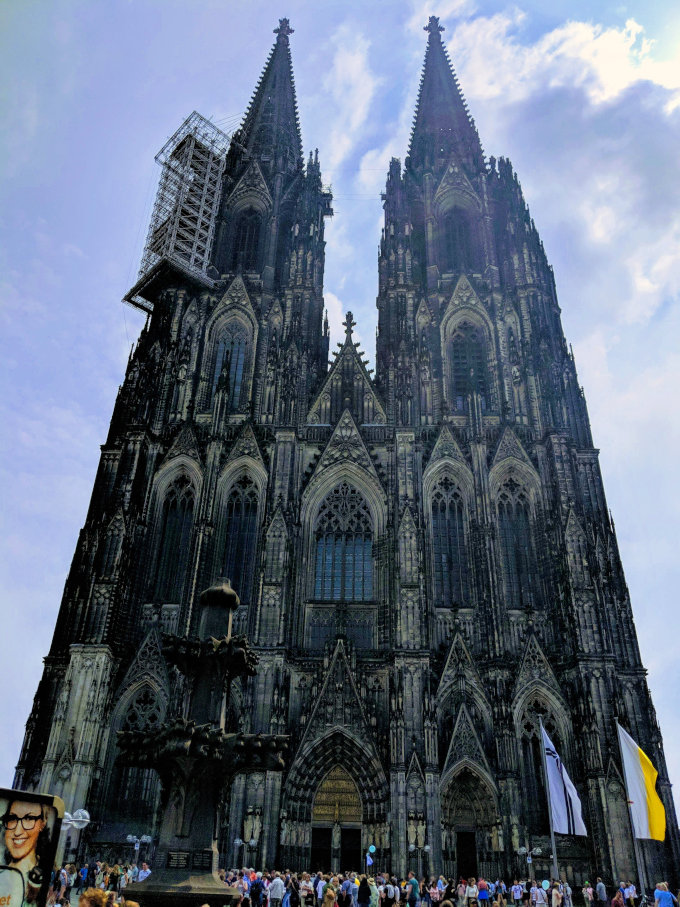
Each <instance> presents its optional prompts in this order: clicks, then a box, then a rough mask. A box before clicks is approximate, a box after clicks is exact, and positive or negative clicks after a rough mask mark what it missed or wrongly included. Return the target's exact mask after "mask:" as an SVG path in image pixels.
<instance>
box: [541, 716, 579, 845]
mask: <svg viewBox="0 0 680 907" xmlns="http://www.w3.org/2000/svg"><path fill="white" fill-rule="evenodd" d="M541 733H542V735H543V748H544V750H545V766H546V769H547V775H548V796H549V797H550V808H551V812H552V824H553V831H555V832H557V833H558V834H560V835H587V834H588V832H587V831H586V826H585V824H584V822H583V817H582V816H581V801H580V800H579V796H578V794H577V793H576V788H575V787H574V785H573V784H572V783H571V778H570V777H569V775H568V774H567V770H566V768H565V767H564V766H563V765H562V760H561V759H560V757H559V756H558V755H557V750H556V749H555V747H554V746H553V745H552V741H551V739H550V737H548V735H547V734H546V732H545V728H544V727H543V724H541Z"/></svg>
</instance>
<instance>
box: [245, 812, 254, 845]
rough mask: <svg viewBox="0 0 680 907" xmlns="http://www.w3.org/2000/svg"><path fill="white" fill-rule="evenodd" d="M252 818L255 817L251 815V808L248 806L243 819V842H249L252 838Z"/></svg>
mask: <svg viewBox="0 0 680 907" xmlns="http://www.w3.org/2000/svg"><path fill="white" fill-rule="evenodd" d="M254 818H255V817H254V815H253V807H252V806H249V807H248V809H247V810H246V814H245V816H244V817H243V840H244V841H250V840H251V838H252V837H253V821H254Z"/></svg>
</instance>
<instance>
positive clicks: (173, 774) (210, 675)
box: [118, 583, 287, 907]
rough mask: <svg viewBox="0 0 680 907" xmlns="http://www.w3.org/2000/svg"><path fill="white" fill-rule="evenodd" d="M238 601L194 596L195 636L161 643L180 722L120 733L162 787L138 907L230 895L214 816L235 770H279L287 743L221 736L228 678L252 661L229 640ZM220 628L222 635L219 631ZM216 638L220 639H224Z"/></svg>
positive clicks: (212, 594) (220, 592)
mask: <svg viewBox="0 0 680 907" xmlns="http://www.w3.org/2000/svg"><path fill="white" fill-rule="evenodd" d="M238 605H239V598H238V595H236V593H235V592H234V590H233V589H232V588H231V587H230V586H229V584H228V583H227V584H224V585H217V586H213V587H212V588H210V589H207V590H206V591H205V592H203V593H202V594H201V597H200V609H201V612H200V620H199V635H198V637H197V638H191V637H180V636H169V635H165V636H164V637H163V655H164V657H165V659H166V660H167V662H168V663H169V664H172V665H174V666H175V667H176V668H178V670H179V671H180V672H181V673H182V674H183V675H184V676H185V677H186V678H187V681H188V691H187V697H186V703H185V712H186V714H185V716H182V717H177V718H174V719H171V720H169V721H167V722H166V723H165V724H164V725H163V726H162V727H161V728H160V729H159V730H157V731H155V732H154V733H147V732H145V731H121V732H120V733H119V737H118V745H119V747H120V749H121V751H122V756H123V760H124V761H125V762H126V763H128V764H129V765H137V766H140V767H144V768H154V769H156V771H157V772H158V774H159V776H160V779H161V784H162V789H163V798H162V812H163V816H162V820H161V827H160V836H159V843H158V848H157V851H156V860H155V863H156V865H155V866H154V869H153V872H152V874H151V876H150V877H149V878H148V879H147V880H146V881H144V882H142V883H139V884H138V885H135V892H134V893H135V897H136V898H137V899H138V900H139V901H140V903H141V904H142V907H155V905H160V904H161V902H162V904H163V905H164V907H165V905H167V904H168V902H170V903H172V904H181V905H186V907H190V905H191V907H193V905H200V904H210V905H211V907H222V905H223V904H227V903H230V902H231V901H233V900H234V898H235V897H236V896H237V895H238V892H237V891H236V889H231V888H226V887H225V885H224V883H223V882H222V881H221V880H220V878H219V876H218V875H217V859H218V850H217V840H216V830H217V828H218V827H219V812H220V809H221V807H222V805H223V804H224V803H225V799H226V797H227V796H228V791H229V786H230V783H231V779H232V777H233V776H234V774H236V773H237V772H256V771H280V770H281V769H283V767H284V762H283V758H282V753H283V752H284V751H285V749H286V741H287V737H282V736H262V735H259V734H241V733H229V732H227V730H226V729H225V716H226V712H227V705H228V703H229V698H230V691H231V684H232V681H233V680H234V678H236V677H247V676H249V677H252V676H254V675H255V674H256V665H257V655H256V654H255V653H254V652H253V651H252V650H251V649H250V647H249V644H248V640H247V639H246V638H245V637H244V636H232V635H231V627H232V614H233V611H235V610H236V608H237V607H238ZM225 631H226V633H225ZM222 634H224V635H222Z"/></svg>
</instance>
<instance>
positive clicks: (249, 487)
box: [217, 476, 258, 605]
mask: <svg viewBox="0 0 680 907" xmlns="http://www.w3.org/2000/svg"><path fill="white" fill-rule="evenodd" d="M257 503H258V495H257V487H256V485H255V483H254V482H253V481H252V479H250V478H249V477H248V476H243V477H242V478H240V479H239V480H238V481H237V482H236V483H235V484H234V485H233V486H232V488H231V489H230V491H229V494H228V495H227V498H226V504H225V509H226V513H225V514H224V523H223V526H222V533H221V539H222V543H221V551H220V558H219V562H218V568H217V569H218V573H219V575H220V576H223V577H225V578H227V579H230V580H231V585H232V588H233V589H234V590H235V591H236V592H237V593H238V595H239V597H240V599H241V601H242V602H243V604H245V605H247V604H249V603H250V601H251V597H252V591H253V578H254V575H255V549H256V546H257Z"/></svg>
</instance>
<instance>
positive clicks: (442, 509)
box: [432, 476, 468, 606]
mask: <svg viewBox="0 0 680 907" xmlns="http://www.w3.org/2000/svg"><path fill="white" fill-rule="evenodd" d="M432 567H433V579H434V598H435V604H436V605H439V606H451V605H452V604H454V603H456V604H459V605H460V604H463V603H465V602H466V599H467V594H468V564H467V553H466V550H465V512H464V505H463V498H462V496H461V493H460V490H459V489H458V487H457V486H456V484H455V483H454V482H453V480H452V479H451V478H450V477H449V476H444V478H443V479H441V480H440V481H439V482H438V483H437V485H436V486H435V488H434V490H433V492H432Z"/></svg>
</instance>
